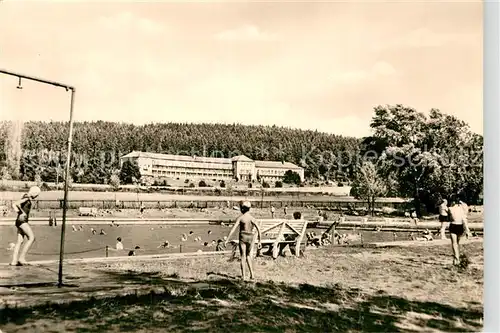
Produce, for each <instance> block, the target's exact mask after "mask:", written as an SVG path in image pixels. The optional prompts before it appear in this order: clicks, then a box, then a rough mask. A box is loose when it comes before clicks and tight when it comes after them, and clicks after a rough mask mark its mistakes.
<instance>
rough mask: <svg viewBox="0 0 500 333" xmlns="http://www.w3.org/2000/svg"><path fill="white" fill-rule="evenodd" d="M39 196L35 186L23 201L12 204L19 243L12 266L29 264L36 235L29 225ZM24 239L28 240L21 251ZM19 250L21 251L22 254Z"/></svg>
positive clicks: (14, 252)
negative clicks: (34, 201)
mask: <svg viewBox="0 0 500 333" xmlns="http://www.w3.org/2000/svg"><path fill="white" fill-rule="evenodd" d="M39 194H40V188H39V187H38V186H33V187H31V188H30V189H29V191H28V193H26V194H25V195H23V198H22V199H21V200H19V201H17V202H14V203H13V204H12V208H14V211H15V212H16V213H17V218H16V228H17V242H16V245H15V247H14V251H13V253H12V261H11V263H10V264H11V265H12V266H23V265H27V264H28V262H27V261H26V254H27V253H28V250H29V249H30V247H31V245H32V244H33V242H34V241H35V234H34V233H33V230H32V229H31V226H30V225H29V223H28V219H29V215H30V211H31V206H32V200H34V199H36V198H37V197H38V195H39ZM24 238H26V239H27V240H26V242H25V243H24V246H23V248H22V249H21V245H22V244H23V242H24ZM19 250H21V252H20V253H19Z"/></svg>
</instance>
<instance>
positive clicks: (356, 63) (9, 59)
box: [0, 0, 483, 137]
mask: <svg viewBox="0 0 500 333" xmlns="http://www.w3.org/2000/svg"><path fill="white" fill-rule="evenodd" d="M0 69H5V70H9V71H12V72H17V73H23V74H27V75H31V76H36V77H41V78H44V79H48V80H52V81H58V82H62V83H64V84H67V85H70V86H74V87H75V89H76V94H75V107H74V120H75V121H92V120H104V121H119V122H127V123H134V124H145V123H151V122H188V123H192V122H195V123H201V122H210V123H241V124H247V125H250V124H262V125H279V126H286V127H292V128H301V129H313V130H318V131H321V132H327V133H334V134H340V135H348V136H354V137H362V136H365V135H369V134H370V128H369V124H370V120H371V118H372V116H373V108H374V107H375V106H377V105H387V104H389V105H393V104H404V105H407V106H410V107H413V108H415V109H417V110H418V111H422V112H428V111H429V110H430V109H431V108H438V109H440V110H441V111H443V112H444V113H448V114H452V115H455V116H457V117H458V118H460V119H462V120H464V121H466V122H467V123H468V124H469V125H470V127H471V129H472V130H473V131H474V132H476V133H479V134H482V133H483V110H482V104H483V103H482V3H481V2H480V1H466V2H465V1H463V2H457V1H455V2H445V1H427V2H425V1H411V2H410V1H391V2H390V1H384V2H382V1H379V2H376V1H362V2H360V1H346V2H313V1H308V2H285V1H280V2H278V1H276V2H263V1H261V2H239V1H238V2H237V1H234V2H226V3H224V2H218V3H216V2H207V1H205V2H201V1H200V2H166V1H165V2H158V1H157V2H153V1H151V2H139V1H136V2H116V1H115V2H107V3H105V2H98V1H88V2H77V1H67V2H65V3H63V2H56V1H33V0H32V1H27V0H24V1H21V0H3V1H0ZM17 85H18V79H17V78H15V77H10V76H6V75H1V74H0V119H1V120H5V119H9V120H10V119H22V120H68V119H69V104H70V98H69V97H70V93H69V92H66V91H65V89H62V88H58V87H53V86H48V85H44V84H40V83H34V82H29V81H27V80H23V81H22V87H23V89H16V86H17Z"/></svg>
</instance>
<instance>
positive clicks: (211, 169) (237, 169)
mask: <svg viewBox="0 0 500 333" xmlns="http://www.w3.org/2000/svg"><path fill="white" fill-rule="evenodd" d="M125 161H131V162H136V163H137V165H138V167H139V171H140V173H141V176H142V177H149V178H152V179H168V178H185V179H215V180H229V179H238V180H240V181H254V180H257V179H259V180H260V181H278V180H282V179H283V176H284V174H285V172H286V171H288V170H292V171H295V172H297V173H298V174H299V176H300V179H301V181H303V180H304V169H303V168H300V167H298V166H296V165H294V164H292V163H288V162H273V161H253V160H251V159H249V158H248V157H246V156H237V157H234V158H233V159H226V158H204V157H196V156H181V155H166V154H154V153H145V152H132V153H130V154H127V155H125V156H123V157H121V158H120V166H121V165H123V163H124V162H125Z"/></svg>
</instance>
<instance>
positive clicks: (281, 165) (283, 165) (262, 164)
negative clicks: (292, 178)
mask: <svg viewBox="0 0 500 333" xmlns="http://www.w3.org/2000/svg"><path fill="white" fill-rule="evenodd" d="M255 166H256V167H257V168H275V169H289V170H290V169H302V168H301V167H299V166H297V165H295V164H293V163H290V162H279V161H255Z"/></svg>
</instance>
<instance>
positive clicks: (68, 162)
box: [57, 88, 75, 288]
mask: <svg viewBox="0 0 500 333" xmlns="http://www.w3.org/2000/svg"><path fill="white" fill-rule="evenodd" d="M70 89H71V105H70V110H69V137H68V156H67V158H66V179H65V181H64V201H63V216H62V227H61V246H60V250H59V251H60V252H59V279H58V284H57V286H58V287H59V288H61V287H62V286H63V281H62V275H63V260H64V236H65V233H66V211H67V209H68V185H69V183H68V179H69V177H70V171H71V142H72V141H73V106H74V104H75V89H74V88H70Z"/></svg>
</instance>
